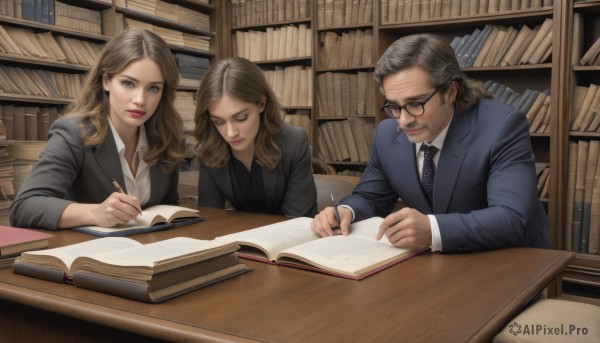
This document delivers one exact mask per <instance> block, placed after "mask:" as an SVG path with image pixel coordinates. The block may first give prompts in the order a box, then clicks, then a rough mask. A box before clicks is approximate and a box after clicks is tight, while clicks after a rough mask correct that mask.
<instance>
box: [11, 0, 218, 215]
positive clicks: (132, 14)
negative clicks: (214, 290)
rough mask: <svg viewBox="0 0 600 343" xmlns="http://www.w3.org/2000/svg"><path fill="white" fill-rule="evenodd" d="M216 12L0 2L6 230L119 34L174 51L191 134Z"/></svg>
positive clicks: (200, 5) (101, 3)
mask: <svg viewBox="0 0 600 343" xmlns="http://www.w3.org/2000/svg"><path fill="white" fill-rule="evenodd" d="M214 11H215V7H214V6H213V5H212V3H211V2H209V0H180V1H160V0H157V1H134V0H117V1H113V0H78V1H74V0H61V1H58V0H41V1H39V0H37V1H34V0H2V1H0V120H2V124H3V125H4V128H5V130H6V132H5V139H6V141H5V142H3V143H2V145H1V146H2V147H3V149H2V150H0V154H1V155H2V160H1V162H0V168H2V170H5V171H6V172H5V173H3V174H2V175H3V176H2V177H4V175H7V176H6V180H7V181H3V180H4V179H0V184H2V186H0V187H1V190H2V192H1V195H0V198H1V199H0V202H1V201H3V200H4V201H7V202H6V204H4V203H0V224H7V223H8V221H7V218H6V211H7V208H8V205H10V201H11V200H12V198H13V197H14V194H15V192H17V191H18V188H19V185H20V183H21V182H22V180H23V178H24V176H25V175H26V174H27V172H28V170H29V169H30V168H31V166H32V165H33V163H35V161H36V160H37V158H38V157H37V156H39V152H40V151H41V149H42V148H43V147H44V145H45V141H46V140H47V133H48V129H49V127H50V125H52V123H53V121H54V120H56V118H57V117H58V116H60V115H61V114H62V113H64V111H65V110H66V107H67V105H69V104H71V103H72V102H73V100H74V99H75V98H76V97H77V95H78V93H79V91H80V89H81V84H82V82H83V79H84V77H85V74H86V72H87V71H88V70H89V69H90V66H91V65H93V64H94V63H95V60H96V57H97V56H98V55H99V53H100V50H101V49H102V47H103V46H104V44H105V42H106V41H108V39H109V38H110V36H112V35H114V34H116V33H117V32H120V31H121V30H124V29H126V28H129V27H132V28H134V27H135V28H144V29H149V30H152V31H153V32H155V33H157V34H158V35H159V36H161V37H162V38H164V39H165V40H166V41H167V42H168V43H169V44H170V46H171V50H172V51H173V54H174V56H175V58H176V61H177V65H178V67H179V72H180V85H179V89H178V92H177V100H176V108H177V110H178V111H179V112H180V113H181V114H182V117H183V118H184V126H185V129H186V130H187V131H191V130H192V129H193V114H194V109H195V102H194V94H195V92H196V90H197V88H198V85H199V80H200V78H201V77H202V75H203V74H204V72H205V70H206V69H207V68H208V65H209V64H210V62H211V60H212V59H213V58H215V56H216V53H215V52H214V51H215V50H216V49H215V48H213V47H212V46H211V45H210V44H211V41H212V38H213V37H214V36H215V34H214V32H212V31H211V27H213V26H214V25H215V23H216V22H215V20H216V19H214V18H213V17H214V15H213V13H214ZM189 145H190V146H193V145H194V143H193V142H190V144H189ZM22 151H27V154H26V156H27V158H24V157H23V156H22V153H21V152H22ZM192 156H193V152H192V150H191V149H190V150H189V153H188V157H190V158H191V157H192ZM8 183H12V185H11V187H8Z"/></svg>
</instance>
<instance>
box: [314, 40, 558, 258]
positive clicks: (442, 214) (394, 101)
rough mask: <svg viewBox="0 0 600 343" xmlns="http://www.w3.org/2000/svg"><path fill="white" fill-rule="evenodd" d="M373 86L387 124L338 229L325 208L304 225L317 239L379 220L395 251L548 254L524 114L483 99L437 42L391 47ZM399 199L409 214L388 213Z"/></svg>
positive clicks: (343, 207)
mask: <svg viewBox="0 0 600 343" xmlns="http://www.w3.org/2000/svg"><path fill="white" fill-rule="evenodd" d="M375 79H376V80H377V82H378V83H379V85H380V88H381V90H382V92H383V94H384V95H385V98H386V100H385V103H384V105H383V107H382V110H383V111H384V112H385V113H386V114H387V115H388V116H389V117H391V119H386V120H383V121H381V122H380V123H379V125H378V126H377V128H376V130H375V138H374V142H373V145H372V148H371V154H370V157H369V162H368V164H367V167H366V169H365V171H364V173H363V176H362V177H361V180H360V183H359V184H358V185H357V186H356V188H355V189H354V191H353V193H352V194H351V195H349V196H347V197H346V198H344V199H342V200H341V201H340V206H338V211H339V217H340V220H341V222H339V223H338V220H337V219H336V215H335V211H334V209H333V208H331V207H328V208H326V209H324V210H323V211H322V212H321V213H319V214H318V215H317V216H315V218H314V219H313V221H312V223H311V227H312V230H313V231H314V232H315V234H317V235H318V236H321V237H325V236H331V235H335V234H344V235H345V234H348V232H349V230H351V227H350V223H352V222H354V221H359V220H363V219H367V218H370V217H373V216H380V217H384V218H385V219H384V221H383V223H382V224H381V226H380V228H379V232H378V234H377V237H376V238H377V239H380V238H381V237H383V235H385V236H386V237H387V238H388V239H389V240H390V242H391V243H392V244H394V245H395V246H397V247H402V248H410V247H415V246H422V245H430V246H431V249H432V251H441V252H444V253H446V252H448V253H452V252H466V251H479V250H490V249H497V248H502V247H508V246H529V247H538V248H550V242H549V237H548V236H549V233H548V227H549V225H548V218H547V215H546V212H545V210H544V208H543V207H542V204H541V202H540V200H539V198H538V194H537V179H536V173H535V160H534V155H533V151H532V148H531V141H530V138H529V126H528V123H527V119H526V117H525V115H524V114H523V113H522V112H520V111H518V110H516V109H515V108H513V107H510V106H508V105H505V104H503V103H500V102H497V101H495V100H493V99H489V98H488V97H489V93H488V92H486V91H484V90H483V88H482V86H481V83H479V82H476V81H475V80H472V79H470V78H468V77H466V76H465V75H464V74H463V73H462V71H461V69H460V67H459V64H458V61H457V59H456V56H455V54H454V51H453V49H452V47H451V46H450V45H449V44H448V42H447V41H445V40H444V39H442V38H441V37H438V36H436V35H431V34H417V35H411V36H405V37H402V38H400V39H398V40H396V41H395V42H394V43H393V44H392V45H391V46H390V47H389V48H388V49H387V50H386V52H385V53H384V54H383V56H382V57H381V59H380V60H379V62H378V64H377V66H376V69H375ZM398 198H400V199H402V201H403V202H404V203H405V204H406V205H407V206H406V207H404V208H402V209H400V210H399V211H396V212H393V213H391V212H392V211H393V209H394V207H395V205H396V203H397V200H398Z"/></svg>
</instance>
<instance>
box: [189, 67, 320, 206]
mask: <svg viewBox="0 0 600 343" xmlns="http://www.w3.org/2000/svg"><path fill="white" fill-rule="evenodd" d="M194 119H195V123H196V128H195V130H194V136H195V137H196V139H197V140H198V148H197V153H198V157H199V160H200V179H199V182H198V205H199V206H208V207H217V208H224V207H225V204H226V202H228V203H229V204H230V205H231V206H232V207H233V208H235V209H236V210H239V211H249V212H262V213H276V214H283V215H286V216H291V217H298V216H314V215H315V214H316V212H317V191H316V187H315V183H314V179H313V175H312V165H311V161H310V150H309V146H308V135H307V133H306V130H304V129H302V128H298V127H294V126H291V125H287V124H284V122H283V117H282V114H281V106H280V104H279V102H278V101H277V98H276V96H275V93H274V92H273V90H272V89H271V87H270V86H269V83H268V82H267V80H266V78H265V76H264V74H263V72H262V70H261V69H260V68H259V67H258V66H257V65H255V64H254V63H252V62H250V61H248V60H246V59H244V58H228V59H224V60H221V61H219V62H217V63H214V64H213V65H211V67H210V68H209V70H208V71H207V72H206V74H205V75H204V78H203V79H202V82H201V83H200V88H199V90H198V100H197V105H196V114H195V118H194Z"/></svg>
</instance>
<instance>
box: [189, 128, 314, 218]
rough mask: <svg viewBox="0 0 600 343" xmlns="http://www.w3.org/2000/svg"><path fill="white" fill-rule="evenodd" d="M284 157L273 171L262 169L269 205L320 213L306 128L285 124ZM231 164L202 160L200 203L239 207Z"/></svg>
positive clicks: (297, 214) (294, 211) (290, 211)
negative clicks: (216, 164) (217, 164)
mask: <svg viewBox="0 0 600 343" xmlns="http://www.w3.org/2000/svg"><path fill="white" fill-rule="evenodd" d="M282 145H283V157H282V158H281V160H280V161H279V164H278V165H277V167H276V168H275V169H273V170H267V169H263V181H264V185H265V197H266V201H267V204H269V205H271V204H281V211H280V212H281V214H284V215H286V216H290V217H300V216H307V217H312V216H314V215H315V214H316V213H317V189H316V187H315V180H314V178H313V174H312V164H311V161H310V150H309V147H308V135H307V134H306V130H304V129H302V128H299V127H295V126H291V125H287V124H286V125H284V127H283V136H282ZM230 165H231V163H229V164H227V165H226V166H224V167H221V168H208V167H206V166H205V165H204V164H203V163H202V161H200V176H199V180H198V205H199V206H207V207H216V208H224V207H225V201H226V200H227V201H228V202H229V203H230V204H231V205H233V207H234V208H237V206H236V203H235V198H234V196H233V194H234V193H233V192H234V189H233V187H232V185H231V173H232V171H231V168H230Z"/></svg>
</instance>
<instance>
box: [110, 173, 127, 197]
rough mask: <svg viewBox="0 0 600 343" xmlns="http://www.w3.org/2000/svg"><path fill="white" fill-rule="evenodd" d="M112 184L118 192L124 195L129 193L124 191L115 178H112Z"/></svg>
mask: <svg viewBox="0 0 600 343" xmlns="http://www.w3.org/2000/svg"><path fill="white" fill-rule="evenodd" d="M112 184H113V185H114V186H115V188H116V189H117V192H119V193H123V194H127V192H125V190H124V189H123V187H121V185H119V182H118V181H117V179H115V178H114V177H113V178H112Z"/></svg>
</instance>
